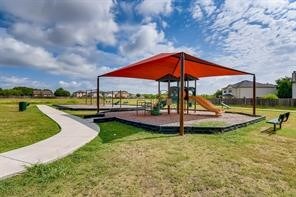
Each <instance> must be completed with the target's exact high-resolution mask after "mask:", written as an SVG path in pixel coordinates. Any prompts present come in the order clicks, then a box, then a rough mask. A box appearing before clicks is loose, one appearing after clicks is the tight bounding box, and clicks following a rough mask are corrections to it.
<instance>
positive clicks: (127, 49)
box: [0, 0, 296, 93]
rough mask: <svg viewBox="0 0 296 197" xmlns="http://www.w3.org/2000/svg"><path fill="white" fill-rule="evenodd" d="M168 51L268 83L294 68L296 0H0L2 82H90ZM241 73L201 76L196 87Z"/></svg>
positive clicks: (114, 83)
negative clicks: (223, 75) (100, 75)
mask: <svg viewBox="0 0 296 197" xmlns="http://www.w3.org/2000/svg"><path fill="white" fill-rule="evenodd" d="M168 51H170V52H171V51H185V52H188V53H191V54H193V55H196V56H198V57H200V58H202V59H206V60H209V61H214V62H217V63H219V64H222V65H225V66H229V67H232V68H236V69H242V70H245V71H247V72H252V73H256V75H257V79H258V81H260V82H269V83H274V81H275V79H277V78H279V77H283V76H285V75H287V76H290V75H291V73H292V71H293V70H296V1H291V0H290V1H289V0H248V1H245V0H225V1H221V0H217V1H214V0H192V1H187V0H184V1H183V0H138V1H119V0H118V1H115V0H114V1H112V0H110V1H109V0H38V1H37V0H0V87H2V88H8V87H13V86H19V85H26V86H33V87H40V88H52V89H55V88H57V87H64V88H67V89H70V90H71V91H74V90H78V89H86V88H88V89H89V88H95V84H96V76H97V75H98V74H102V73H104V72H107V71H110V70H112V69H116V68H119V67H121V66H124V65H126V64H129V63H132V62H134V61H136V60H139V59H142V58H146V57H149V56H151V55H154V54H157V53H160V52H168ZM244 79H251V78H250V76H240V77H213V78H204V79H200V80H199V81H198V90H199V93H213V92H214V91H215V90H216V89H219V88H222V87H224V86H225V85H226V84H228V83H234V82H238V81H240V80H244ZM102 88H103V89H104V90H119V89H125V90H128V91H131V92H134V93H137V92H141V93H143V92H156V90H157V84H156V82H153V81H146V80H130V79H118V78H112V79H111V78H109V79H104V80H102Z"/></svg>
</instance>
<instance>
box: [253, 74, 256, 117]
mask: <svg viewBox="0 0 296 197" xmlns="http://www.w3.org/2000/svg"><path fill="white" fill-rule="evenodd" d="M253 115H254V116H255V115H256V75H255V74H254V75H253Z"/></svg>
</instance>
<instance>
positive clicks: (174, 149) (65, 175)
mask: <svg viewBox="0 0 296 197" xmlns="http://www.w3.org/2000/svg"><path fill="white" fill-rule="evenodd" d="M231 110H235V111H243V112H250V109H244V108H233V109H231ZM258 113H259V114H264V115H266V116H267V117H268V118H274V117H276V116H278V115H279V113H281V112H277V111H266V110H258ZM295 115H296V113H292V114H291V117H290V120H289V122H288V123H286V124H285V125H284V128H283V129H282V130H280V131H277V133H275V134H274V133H272V132H269V131H267V130H268V128H270V127H272V125H268V124H266V123H265V122H260V123H257V124H255V125H251V126H248V127H246V128H242V129H238V130H236V131H232V132H228V133H223V134H215V135H201V134H187V135H185V136H183V137H181V136H178V135H164V134H155V133H151V132H148V131H145V130H142V129H139V128H135V127H132V126H127V125H124V124H122V123H118V122H108V123H102V124H100V127H101V132H100V135H99V137H97V138H95V139H94V140H93V141H91V142H90V143H89V144H87V145H86V146H84V147H82V148H81V149H80V150H78V151H76V152H75V153H74V154H72V155H70V156H68V157H66V158H64V159H62V160H59V161H56V162H54V163H52V164H49V165H38V166H35V167H33V168H31V169H29V171H28V172H26V173H24V174H22V175H19V176H16V177H13V178H10V179H7V180H4V181H1V182H0V196H55V195H56V196H84V195H85V196H186V195H187V196H199V195H201V196H221V195H224V196H263V195H265V196H270V195H279V196H293V195H295V194H296V178H295V177H296V170H295V169H296V135H295V133H296V118H295Z"/></svg>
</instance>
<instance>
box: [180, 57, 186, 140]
mask: <svg viewBox="0 0 296 197" xmlns="http://www.w3.org/2000/svg"><path fill="white" fill-rule="evenodd" d="M180 60H181V61H180V62H181V66H180V86H181V87H180V91H179V94H180V97H179V98H180V99H179V102H180V135H184V71H185V69H184V67H185V65H184V64H185V62H184V53H183V52H182V53H181V56H180Z"/></svg>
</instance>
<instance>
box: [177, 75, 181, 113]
mask: <svg viewBox="0 0 296 197" xmlns="http://www.w3.org/2000/svg"><path fill="white" fill-rule="evenodd" d="M177 90H178V91H179V93H178V99H177V101H178V102H177V113H178V114H179V113H180V105H179V104H180V81H177Z"/></svg>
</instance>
